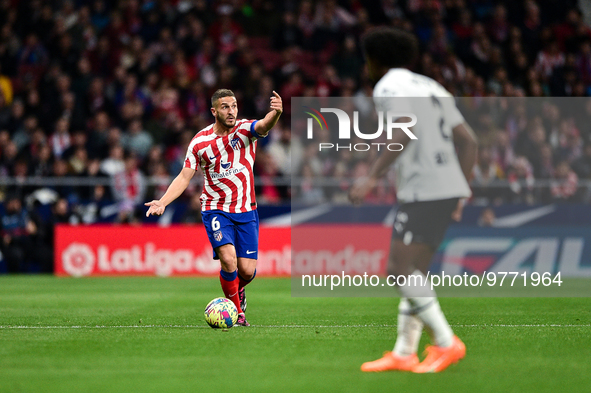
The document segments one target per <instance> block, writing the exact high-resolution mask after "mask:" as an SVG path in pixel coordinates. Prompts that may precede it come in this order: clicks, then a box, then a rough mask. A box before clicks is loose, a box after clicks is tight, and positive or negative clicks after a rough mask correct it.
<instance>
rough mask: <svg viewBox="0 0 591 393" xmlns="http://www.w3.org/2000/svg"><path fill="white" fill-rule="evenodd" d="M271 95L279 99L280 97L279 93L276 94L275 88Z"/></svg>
mask: <svg viewBox="0 0 591 393" xmlns="http://www.w3.org/2000/svg"><path fill="white" fill-rule="evenodd" d="M273 95H274V96H275V97H277V98H279V99H281V97H280V96H279V94H277V92H276V91H275V90H273Z"/></svg>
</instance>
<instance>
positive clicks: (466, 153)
mask: <svg viewBox="0 0 591 393" xmlns="http://www.w3.org/2000/svg"><path fill="white" fill-rule="evenodd" d="M453 138H454V144H455V145H456V147H457V152H458V160H459V162H460V167H461V168H462V172H463V173H464V177H465V178H466V181H467V182H468V183H469V182H470V175H471V173H472V168H473V167H474V164H475V163H476V154H477V153H478V141H477V140H476V135H474V131H472V128H470V126H469V125H468V124H467V123H462V124H460V125H458V126H455V127H454V128H453ZM464 202H465V201H464V200H462V199H460V200H459V201H458V206H457V207H456V210H454V211H453V212H452V213H451V218H452V219H453V220H455V221H458V222H459V221H460V220H461V219H462V212H463V210H464Z"/></svg>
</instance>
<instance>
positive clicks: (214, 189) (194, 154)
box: [185, 120, 258, 213]
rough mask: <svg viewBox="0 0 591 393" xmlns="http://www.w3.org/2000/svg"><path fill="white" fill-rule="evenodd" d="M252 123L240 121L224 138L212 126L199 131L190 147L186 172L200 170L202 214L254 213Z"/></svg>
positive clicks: (254, 142)
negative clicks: (201, 178)
mask: <svg viewBox="0 0 591 393" xmlns="http://www.w3.org/2000/svg"><path fill="white" fill-rule="evenodd" d="M255 123H256V121H255V120H239V121H237V122H236V125H235V126H234V128H233V129H232V131H231V132H230V133H229V134H228V135H226V136H219V135H216V134H215V133H214V132H213V124H212V125H210V126H209V127H206V128H204V129H203V130H201V131H199V132H198V133H197V135H195V137H194V138H193V140H192V141H191V143H190V144H189V149H188V151H187V157H186V158H185V168H191V169H195V170H197V165H199V166H200V167H201V170H202V171H203V177H204V186H203V193H202V194H201V210H203V211H205V210H222V211H225V212H227V213H245V212H248V211H251V210H254V209H256V200H255V194H254V175H253V167H254V159H255V153H256V142H257V137H258V135H257V134H256V132H255V130H254V125H255Z"/></svg>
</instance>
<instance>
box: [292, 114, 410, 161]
mask: <svg viewBox="0 0 591 393" xmlns="http://www.w3.org/2000/svg"><path fill="white" fill-rule="evenodd" d="M304 108H306V109H307V110H308V111H306V112H305V113H306V114H308V115H310V116H312V118H314V119H315V120H316V122H317V123H318V125H319V126H320V129H321V130H323V129H324V127H326V129H327V130H328V124H327V122H326V119H325V118H324V116H323V115H322V113H320V112H323V113H334V114H335V115H336V116H337V118H338V121H339V140H347V139H351V119H350V118H349V115H348V114H347V112H345V111H344V110H342V109H338V108H320V112H319V111H317V110H316V109H314V108H310V107H308V106H304ZM312 112H313V113H312ZM385 116H386V119H385V120H386V137H387V139H392V130H394V129H395V128H400V129H401V130H402V131H404V133H405V134H406V135H408V137H409V138H410V139H417V137H416V135H415V134H413V133H412V131H411V130H410V128H411V127H413V126H414V125H415V124H417V117H416V116H415V115H414V114H413V113H395V112H390V111H388V112H387V113H386V115H385ZM400 118H410V121H409V122H397V121H394V119H400ZM320 119H322V122H321V121H320ZM313 126H314V123H313V121H312V119H311V118H308V123H307V138H308V139H312V138H313V134H314V131H313V128H314V127H313ZM353 132H354V133H355V135H356V136H357V137H358V138H360V139H364V140H373V139H377V138H379V137H380V136H381V135H382V133H383V132H384V112H383V111H378V130H377V131H376V132H374V133H371V134H365V133H363V132H361V131H360V130H359V112H358V111H354V112H353ZM372 146H375V147H377V150H378V151H380V148H381V147H382V146H385V147H386V148H387V149H388V150H390V151H401V150H402V149H403V148H404V146H403V145H402V144H400V143H388V144H386V143H375V142H373V143H355V144H351V143H349V144H345V145H340V144H337V145H336V147H335V144H334V143H319V144H318V148H319V151H322V149H325V150H330V149H335V148H336V151H339V150H349V151H352V150H355V151H368V150H369V149H371V148H372Z"/></svg>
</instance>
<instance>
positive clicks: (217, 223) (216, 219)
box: [211, 217, 220, 231]
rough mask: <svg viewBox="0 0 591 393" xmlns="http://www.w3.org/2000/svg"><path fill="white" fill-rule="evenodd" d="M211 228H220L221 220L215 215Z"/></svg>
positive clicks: (215, 229)
mask: <svg viewBox="0 0 591 393" xmlns="http://www.w3.org/2000/svg"><path fill="white" fill-rule="evenodd" d="M211 229H213V230H214V231H217V230H219V229H220V222H219V221H218V218H217V217H214V218H213V220H211Z"/></svg>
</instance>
